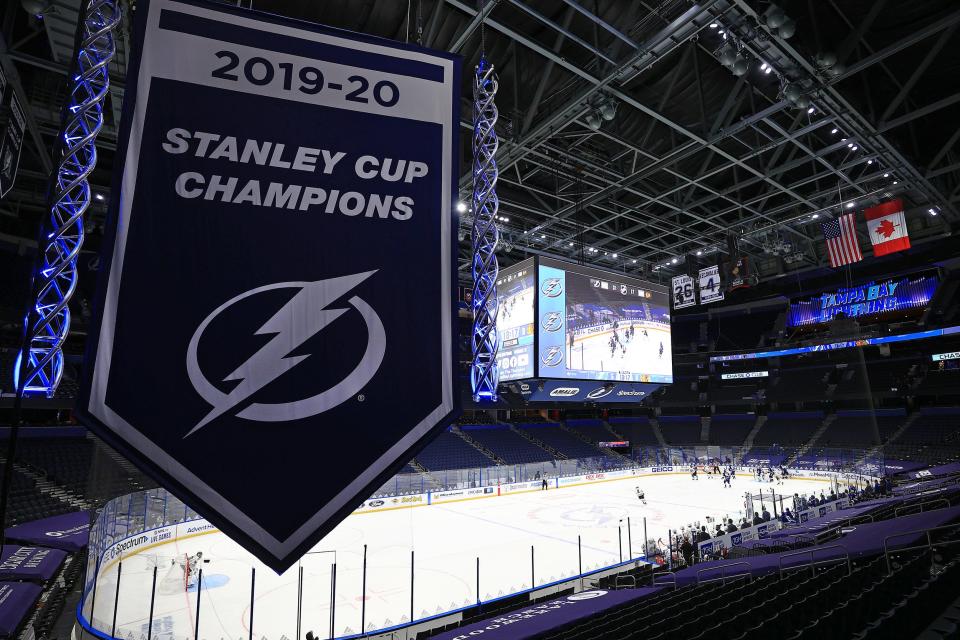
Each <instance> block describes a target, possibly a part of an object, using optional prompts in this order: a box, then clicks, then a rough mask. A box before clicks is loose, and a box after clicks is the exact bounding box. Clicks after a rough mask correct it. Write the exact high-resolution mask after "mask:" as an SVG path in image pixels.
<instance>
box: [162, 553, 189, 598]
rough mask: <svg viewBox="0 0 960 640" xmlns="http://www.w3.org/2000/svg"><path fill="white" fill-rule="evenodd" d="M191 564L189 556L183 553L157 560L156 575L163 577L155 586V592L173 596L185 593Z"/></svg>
mask: <svg viewBox="0 0 960 640" xmlns="http://www.w3.org/2000/svg"><path fill="white" fill-rule="evenodd" d="M191 562H192V560H190V556H188V555H187V554H185V553H181V554H178V555H176V556H173V557H169V556H167V558H158V559H157V574H158V575H163V577H162V578H161V579H160V580H159V582H158V584H157V592H158V593H160V594H162V595H173V594H176V593H184V592H185V591H187V589H188V588H189V586H190V570H191V567H190V563H191ZM164 565H165V567H164ZM164 571H165V572H164Z"/></svg>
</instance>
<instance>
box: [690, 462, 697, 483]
mask: <svg viewBox="0 0 960 640" xmlns="http://www.w3.org/2000/svg"><path fill="white" fill-rule="evenodd" d="M690 478H691V479H693V480H697V479H698V478H697V464H696V463H694V464H693V467H691V470H690Z"/></svg>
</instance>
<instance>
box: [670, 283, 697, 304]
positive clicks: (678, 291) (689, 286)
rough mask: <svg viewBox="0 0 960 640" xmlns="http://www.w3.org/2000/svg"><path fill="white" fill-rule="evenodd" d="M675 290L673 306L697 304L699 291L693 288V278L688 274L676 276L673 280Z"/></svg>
mask: <svg viewBox="0 0 960 640" xmlns="http://www.w3.org/2000/svg"><path fill="white" fill-rule="evenodd" d="M670 284H671V287H670V288H671V289H672V290H673V308H674V309H683V308H684V307H692V306H693V305H695V304H697V292H696V289H694V288H693V278H691V277H690V276H688V275H682V276H674V277H673V278H672V279H671V281H670Z"/></svg>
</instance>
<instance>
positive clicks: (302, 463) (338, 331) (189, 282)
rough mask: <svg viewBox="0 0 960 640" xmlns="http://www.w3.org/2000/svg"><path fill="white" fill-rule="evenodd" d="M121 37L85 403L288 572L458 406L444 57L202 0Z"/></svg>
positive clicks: (100, 423)
mask: <svg viewBox="0 0 960 640" xmlns="http://www.w3.org/2000/svg"><path fill="white" fill-rule="evenodd" d="M134 40H135V41H136V42H137V43H138V46H137V47H136V48H135V49H134V51H135V54H134V59H133V60H132V61H131V65H130V71H129V75H128V79H127V93H126V99H125V103H124V119H123V126H122V131H121V139H120V143H119V151H120V157H118V159H117V161H116V162H115V167H116V170H117V172H116V175H115V179H114V183H113V190H112V196H113V197H112V201H111V203H110V212H111V214H110V222H109V225H108V232H107V237H106V239H105V241H104V245H105V246H106V252H105V254H104V256H103V260H102V265H103V267H102V269H101V270H100V276H101V282H100V289H99V294H98V303H97V312H96V313H97V315H96V319H95V322H94V323H93V327H94V329H93V335H92V336H91V337H90V340H89V342H88V344H89V345H90V351H89V353H88V355H87V363H86V366H85V367H84V369H85V372H86V379H85V381H84V386H83V391H82V398H81V401H80V413H81V416H82V418H83V420H84V421H85V423H86V424H88V425H89V426H90V428H91V429H92V430H94V431H95V432H96V433H97V434H99V435H101V436H103V437H104V438H105V439H106V440H107V441H109V442H110V443H112V444H113V445H114V446H116V447H117V448H118V449H120V450H121V451H122V452H123V453H124V454H126V455H127V456H128V457H130V458H131V459H132V460H133V461H134V462H135V463H136V464H137V465H138V466H140V467H141V468H143V469H145V470H147V471H148V472H150V473H152V474H153V475H154V476H155V477H156V478H157V479H158V480H159V481H160V482H161V483H162V484H163V485H164V486H166V487H168V488H169V489H170V490H172V491H173V492H174V493H176V494H177V495H178V496H180V497H181V498H182V499H184V500H185V501H186V502H187V503H188V504H189V505H190V506H191V507H193V508H195V509H196V510H197V511H198V512H200V513H201V514H202V515H203V516H204V517H206V518H207V519H208V520H210V521H211V522H212V523H214V524H215V525H216V526H217V527H219V528H220V529H221V530H223V531H224V532H226V533H227V534H228V535H229V536H230V537H231V538H233V539H234V540H236V541H237V542H239V543H241V544H242V545H244V546H245V547H246V548H247V549H249V550H250V551H251V552H253V553H254V554H255V555H256V556H257V557H259V558H260V559H261V560H262V561H263V562H264V563H266V564H267V565H269V566H270V567H272V568H273V569H275V570H277V571H282V570H284V569H286V568H287V567H289V566H290V565H291V564H292V563H293V562H294V561H295V560H296V559H297V558H299V557H300V556H301V555H302V554H303V553H304V552H306V551H308V550H309V549H310V548H311V547H312V546H313V545H314V544H315V543H316V542H317V541H318V540H319V539H320V538H321V537H322V536H324V535H325V534H326V533H328V532H329V531H330V530H332V529H333V527H334V526H336V525H337V523H339V522H340V521H341V520H342V519H343V518H344V517H346V516H347V515H348V514H349V513H350V512H351V511H353V510H354V509H355V508H356V506H357V504H359V503H360V502H362V501H363V500H364V499H365V498H366V497H368V496H369V495H370V494H371V493H372V492H373V491H374V490H375V489H376V488H377V487H379V486H380V485H381V484H382V483H383V482H385V481H386V479H387V478H389V477H390V476H391V475H392V474H393V473H395V472H396V471H397V470H398V469H399V468H400V467H401V466H402V465H404V464H405V463H406V462H407V461H408V460H409V459H410V458H411V457H412V455H413V454H414V453H415V452H416V451H417V450H418V449H419V447H420V446H422V445H423V444H424V443H425V442H427V441H428V440H429V439H431V438H432V437H433V436H434V435H435V434H436V432H437V431H438V430H439V429H441V428H443V427H444V426H446V424H448V423H449V421H450V420H451V419H452V418H453V416H454V415H455V412H456V409H457V406H456V405H457V398H458V393H457V389H456V388H455V386H456V376H455V367H454V363H455V360H454V359H455V355H456V354H455V352H454V349H453V347H454V343H455V342H454V341H455V334H454V332H455V329H456V327H455V325H454V324H453V321H454V320H455V319H456V315H455V314H456V306H457V289H456V283H457V281H456V277H455V269H456V256H457V253H456V239H457V238H456V230H457V217H456V213H455V211H454V208H453V206H452V205H453V202H454V200H455V199H456V195H457V191H456V188H457V178H458V166H457V157H458V153H459V143H458V130H459V122H460V118H459V112H458V95H459V90H460V62H459V58H458V57H456V56H453V55H451V54H447V53H443V52H436V51H430V50H426V49H422V48H419V47H415V46H407V45H403V44H399V43H396V42H393V41H388V40H382V39H379V38H374V37H369V36H365V35H359V34H355V33H349V32H344V31H339V30H334V29H329V28H325V27H320V26H316V25H311V24H307V23H303V22H298V21H293V20H287V19H283V18H279V17H277V16H273V15H267V14H262V13H258V12H255V11H249V10H245V9H242V10H241V9H236V8H233V7H228V6H224V5H222V4H213V3H208V2H201V1H198V0H185V1H181V2H175V1H173V0H152V1H150V2H149V3H147V2H144V1H141V2H140V3H138V5H137V12H136V24H135V37H134ZM347 453H349V455H345V454H347Z"/></svg>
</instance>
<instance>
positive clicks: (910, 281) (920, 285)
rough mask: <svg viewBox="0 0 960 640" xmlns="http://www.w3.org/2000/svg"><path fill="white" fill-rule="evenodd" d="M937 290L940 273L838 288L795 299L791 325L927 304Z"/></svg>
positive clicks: (791, 309)
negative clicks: (806, 297)
mask: <svg viewBox="0 0 960 640" xmlns="http://www.w3.org/2000/svg"><path fill="white" fill-rule="evenodd" d="M936 290H937V278H936V276H919V277H918V276H911V277H906V278H900V279H899V280H893V279H891V280H885V281H883V282H874V283H870V284H865V285H861V286H857V287H850V288H847V289H838V290H836V291H831V292H828V293H823V294H820V295H818V296H815V297H812V298H809V299H807V300H800V301H798V302H791V303H790V310H789V312H788V314H787V326H788V327H799V326H804V325H812V324H818V323H821V322H829V321H830V320H832V319H833V318H834V317H836V316H837V315H841V314H842V315H843V316H846V317H847V318H859V317H863V316H872V315H877V314H880V313H886V312H888V311H902V310H904V309H913V308H918V307H925V306H927V304H928V303H929V302H930V299H931V298H932V297H933V294H934V293H935V292H936Z"/></svg>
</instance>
